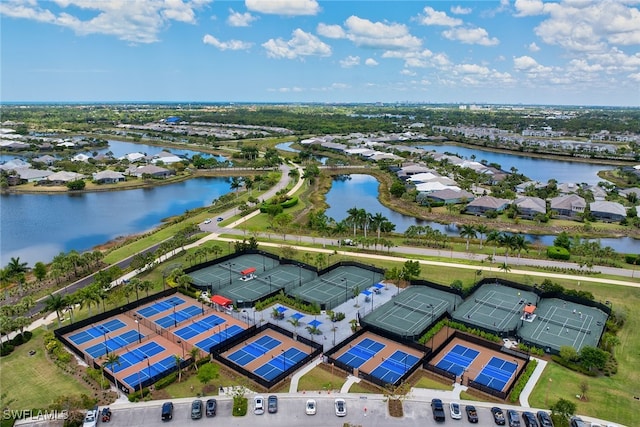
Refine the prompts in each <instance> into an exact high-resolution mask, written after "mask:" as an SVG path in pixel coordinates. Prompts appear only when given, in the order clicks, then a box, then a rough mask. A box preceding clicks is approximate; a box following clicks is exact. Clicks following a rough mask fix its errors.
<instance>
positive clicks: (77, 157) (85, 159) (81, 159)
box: [71, 153, 91, 162]
mask: <svg viewBox="0 0 640 427" xmlns="http://www.w3.org/2000/svg"><path fill="white" fill-rule="evenodd" d="M90 158H91V156H87V155H86V154H84V153H78V154H76V155H75V156H73V157H72V158H71V161H72V162H88V161H89V159H90Z"/></svg>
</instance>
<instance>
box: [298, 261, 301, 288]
mask: <svg viewBox="0 0 640 427" xmlns="http://www.w3.org/2000/svg"><path fill="white" fill-rule="evenodd" d="M298 286H302V264H298Z"/></svg>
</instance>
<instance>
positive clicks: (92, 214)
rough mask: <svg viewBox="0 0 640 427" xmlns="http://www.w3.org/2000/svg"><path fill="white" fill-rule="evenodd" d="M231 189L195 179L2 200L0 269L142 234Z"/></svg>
mask: <svg viewBox="0 0 640 427" xmlns="http://www.w3.org/2000/svg"><path fill="white" fill-rule="evenodd" d="M230 190H231V188H230V184H229V182H227V180H226V179H225V178H195V179H190V180H187V181H183V182H180V183H175V184H171V185H163V186H158V187H153V188H149V189H136V190H125V191H109V192H100V193H83V194H73V195H70V194H52V195H42V194H7V195H2V196H0V218H2V224H1V225H2V238H1V239H0V263H1V264H0V265H3V266H4V265H6V264H7V262H8V261H9V260H10V259H11V257H20V260H21V261H26V262H28V263H29V265H30V266H33V264H34V263H35V262H37V261H43V262H49V261H51V259H52V258H53V257H54V256H55V255H57V254H58V253H60V252H67V251H70V250H72V249H75V250H77V251H79V252H83V251H86V250H89V249H91V248H93V247H94V246H96V245H99V244H102V243H105V242H107V241H109V240H112V239H114V238H116V237H119V236H125V235H129V234H135V233H141V232H144V231H147V230H150V229H153V228H154V227H157V226H158V225H160V224H161V222H162V220H163V219H164V218H167V217H170V216H173V215H180V214H182V213H184V211H186V210H188V209H194V208H199V207H203V206H209V205H210V204H211V202H212V201H213V200H214V199H217V198H218V197H220V196H222V195H223V194H226V193H228V192H229V191H230Z"/></svg>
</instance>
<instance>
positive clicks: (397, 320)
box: [360, 286, 462, 337]
mask: <svg viewBox="0 0 640 427" xmlns="http://www.w3.org/2000/svg"><path fill="white" fill-rule="evenodd" d="M461 301H462V298H461V297H460V296H458V295H456V294H453V293H449V292H445V291H441V290H439V289H434V288H430V287H428V286H410V287H409V288H407V289H405V290H404V291H402V292H400V294H399V295H398V296H396V297H394V298H392V299H391V301H388V302H386V303H385V304H383V305H382V306H380V307H378V308H377V309H376V310H374V311H373V312H372V313H370V314H368V315H367V316H365V317H364V318H362V319H361V320H360V321H361V323H363V324H369V325H371V326H374V327H378V328H381V329H384V330H386V331H389V332H392V333H394V334H397V335H399V336H403V337H411V336H419V335H421V334H422V333H423V331H425V330H426V329H427V328H428V327H430V326H431V324H432V323H433V322H435V321H436V320H437V319H438V318H439V317H440V316H441V315H442V314H443V313H445V312H452V311H453V310H454V307H456V306H457V305H458V304H460V302H461Z"/></svg>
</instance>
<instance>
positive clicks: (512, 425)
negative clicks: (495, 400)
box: [507, 409, 520, 427]
mask: <svg viewBox="0 0 640 427" xmlns="http://www.w3.org/2000/svg"><path fill="white" fill-rule="evenodd" d="M507 420H508V421H509V427H520V417H519V416H518V413H517V412H516V411H514V410H513V409H509V410H508V411H507Z"/></svg>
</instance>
